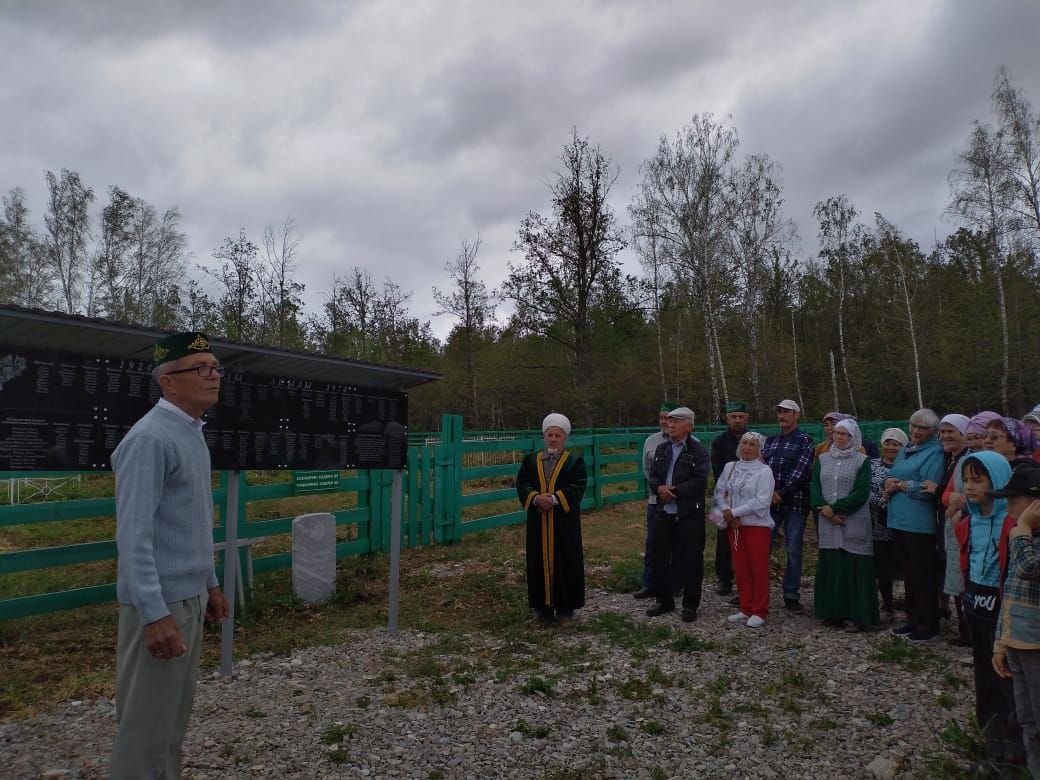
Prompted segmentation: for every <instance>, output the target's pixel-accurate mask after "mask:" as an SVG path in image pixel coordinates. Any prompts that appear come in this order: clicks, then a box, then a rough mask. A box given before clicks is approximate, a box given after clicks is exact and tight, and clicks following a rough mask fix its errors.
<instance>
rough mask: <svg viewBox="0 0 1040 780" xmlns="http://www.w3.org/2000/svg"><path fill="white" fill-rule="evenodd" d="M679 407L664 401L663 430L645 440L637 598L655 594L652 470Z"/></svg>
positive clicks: (659, 422)
mask: <svg viewBox="0 0 1040 780" xmlns="http://www.w3.org/2000/svg"><path fill="white" fill-rule="evenodd" d="M678 408H679V404H673V403H669V402H668V401H665V402H664V403H662V404H661V408H660V409H659V410H658V412H657V425H658V426H659V427H660V429H661V430H659V431H657V432H655V433H651V434H650V435H649V436H647V437H646V441H645V442H643V476H644V477H646V484H647V493H648V496H647V499H646V545H645V546H644V550H643V587H642V589H640V590H637V591H636V592H635V593H634V594H633V595H634V596H635V597H636V598H637V599H648V598H650V597H651V596H653V595H654V591H653V589H652V588H651V587H650V583H651V581H652V580H653V576H652V571H653V557H652V555H651V552H650V551H651V548H652V546H653V545H652V537H651V536H650V529H651V528H652V527H653V521H654V514H655V513H656V512H657V493H655V492H654V491H653V490H651V489H650V472H651V470H652V469H653V467H654V453H656V452H657V448H658V447H660V446H661V445H662V444H664V443H665V442H666V441H668V413H669V412H671V411H673V410H674V409H678ZM671 569H672V575H671V577H672V580H671V581H672V584H673V587H681V586H678V584H677V582H678V575H677V574H676V572H675V567H674V566H672V567H671Z"/></svg>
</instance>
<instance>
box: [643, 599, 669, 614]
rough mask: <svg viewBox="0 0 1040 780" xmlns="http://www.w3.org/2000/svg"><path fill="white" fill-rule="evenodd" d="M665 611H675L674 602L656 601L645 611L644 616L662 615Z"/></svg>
mask: <svg viewBox="0 0 1040 780" xmlns="http://www.w3.org/2000/svg"><path fill="white" fill-rule="evenodd" d="M667 612H675V604H667V603H661V602H660V601H658V602H657V603H656V604H654V605H653V606H652V607H650V609H648V610H647V611H646V616H647V617H657V616H658V615H664V614H665V613H667Z"/></svg>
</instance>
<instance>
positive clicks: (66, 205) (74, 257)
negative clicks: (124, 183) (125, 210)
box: [44, 168, 94, 314]
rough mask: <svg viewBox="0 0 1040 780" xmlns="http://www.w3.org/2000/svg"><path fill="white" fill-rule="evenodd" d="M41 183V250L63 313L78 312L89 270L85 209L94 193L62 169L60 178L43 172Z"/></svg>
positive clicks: (89, 235) (88, 233)
mask: <svg viewBox="0 0 1040 780" xmlns="http://www.w3.org/2000/svg"><path fill="white" fill-rule="evenodd" d="M45 179H46V181H47V212H46V214H45V216H44V224H45V225H46V237H45V242H44V246H45V247H46V251H47V259H48V261H49V263H50V266H51V269H52V271H53V274H54V277H55V278H56V279H57V281H58V286H59V290H60V294H61V296H60V301H61V304H62V305H63V306H64V308H65V311H66V312H68V313H70V314H72V313H74V312H77V311H78V310H79V304H80V300H81V298H82V292H83V290H82V286H83V275H84V271H86V270H88V269H89V258H88V256H87V250H88V247H89V242H90V238H91V230H90V215H89V208H90V204H91V203H93V202H94V190H92V189H91V188H90V187H87V186H85V185H84V184H83V182H82V181H81V180H80V177H79V174H78V173H76V172H74V171H69V170H66V169H64V168H63V169H62V171H61V176H60V178H59V177H57V176H55V175H54V174H53V173H52V172H51V171H47V173H46V174H45Z"/></svg>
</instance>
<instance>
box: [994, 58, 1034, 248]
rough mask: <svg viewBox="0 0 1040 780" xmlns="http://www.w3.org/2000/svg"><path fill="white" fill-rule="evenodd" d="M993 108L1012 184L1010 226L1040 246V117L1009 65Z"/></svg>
mask: <svg viewBox="0 0 1040 780" xmlns="http://www.w3.org/2000/svg"><path fill="white" fill-rule="evenodd" d="M993 109H994V113H995V114H996V119H997V131H996V132H997V134H998V135H999V136H1000V140H1001V142H1002V144H1001V146H1002V151H1003V154H1002V155H1000V156H999V157H998V158H997V163H998V166H999V167H1000V169H1001V170H1000V175H1001V177H1002V178H1003V179H1005V180H1006V181H1007V185H1008V188H1009V193H1008V195H1009V198H1008V201H1007V204H1006V206H1005V207H1006V209H1007V211H1008V223H1009V227H1010V228H1011V229H1012V230H1013V231H1014V232H1015V233H1016V234H1017V235H1020V236H1022V237H1023V238H1024V240H1025V241H1026V242H1027V243H1029V244H1030V245H1031V246H1033V247H1035V248H1040V117H1038V116H1037V115H1036V114H1035V113H1034V112H1033V107H1032V105H1031V104H1030V102H1029V100H1028V99H1027V98H1026V96H1025V92H1023V91H1022V89H1021V88H1019V87H1015V86H1014V85H1013V84H1012V83H1011V76H1010V75H1009V74H1008V72H1007V70H1006V69H1005V68H1000V70H999V71H998V72H997V81H996V87H995V88H994V90H993Z"/></svg>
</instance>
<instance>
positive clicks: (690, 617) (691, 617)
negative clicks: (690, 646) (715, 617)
mask: <svg viewBox="0 0 1040 780" xmlns="http://www.w3.org/2000/svg"><path fill="white" fill-rule="evenodd" d="M696 619H697V610H695V609H689V608H685V607H684V608H683V611H682V622H683V623H692V622H694V621H695V620H696Z"/></svg>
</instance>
